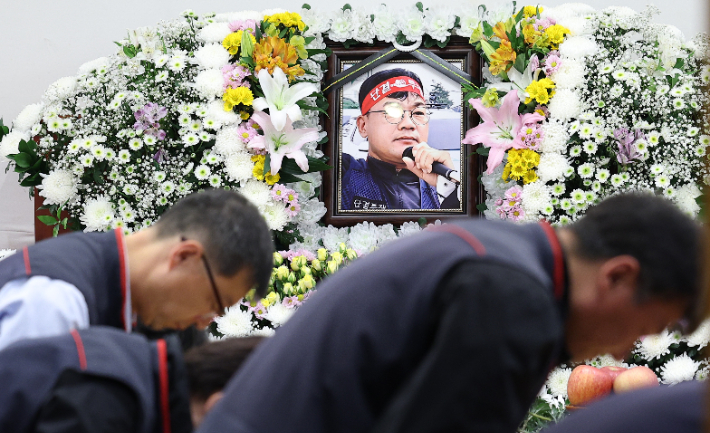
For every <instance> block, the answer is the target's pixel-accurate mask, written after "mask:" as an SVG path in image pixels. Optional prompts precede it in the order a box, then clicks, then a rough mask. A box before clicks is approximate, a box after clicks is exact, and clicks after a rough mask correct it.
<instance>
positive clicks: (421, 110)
mask: <svg viewBox="0 0 710 433" xmlns="http://www.w3.org/2000/svg"><path fill="white" fill-rule="evenodd" d="M359 99H360V112H361V113H362V114H361V115H360V116H358V118H357V129H358V132H359V133H360V135H361V136H362V137H363V138H366V139H367V141H368V144H369V146H368V155H367V159H355V158H353V157H352V156H351V155H348V154H346V153H343V154H342V190H341V192H342V195H341V208H342V209H343V210H373V209H375V210H385V209H447V208H448V209H450V208H456V209H457V208H459V206H460V204H459V200H458V197H457V194H456V185H455V183H453V182H451V181H449V180H447V179H446V178H444V177H443V176H439V175H437V174H435V173H433V172H432V164H433V163H434V162H439V163H441V164H443V165H444V166H446V167H448V168H453V167H454V164H453V162H452V160H451V155H450V154H449V152H446V151H441V150H437V149H433V148H431V147H429V146H428V145H427V143H426V141H427V140H428V138H429V116H430V113H429V111H428V109H427V104H426V100H425V98H424V92H423V90H422V82H421V80H420V79H419V77H418V76H417V75H416V74H414V73H413V72H411V71H408V70H406V69H401V68H395V69H387V70H384V71H380V72H377V73H375V74H373V75H372V76H370V77H369V78H368V79H367V80H365V81H364V82H363V84H362V86H361V87H360V94H359ZM407 148H411V151H412V158H409V157H403V153H404V152H405V149H407Z"/></svg>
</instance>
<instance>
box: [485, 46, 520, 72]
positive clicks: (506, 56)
mask: <svg viewBox="0 0 710 433" xmlns="http://www.w3.org/2000/svg"><path fill="white" fill-rule="evenodd" d="M515 57H516V54H515V51H513V47H511V45H510V41H501V42H500V46H499V47H498V49H497V50H496V51H495V53H493V54H491V66H490V71H491V74H493V75H498V74H500V73H501V72H507V71H508V69H510V67H511V66H513V63H515Z"/></svg>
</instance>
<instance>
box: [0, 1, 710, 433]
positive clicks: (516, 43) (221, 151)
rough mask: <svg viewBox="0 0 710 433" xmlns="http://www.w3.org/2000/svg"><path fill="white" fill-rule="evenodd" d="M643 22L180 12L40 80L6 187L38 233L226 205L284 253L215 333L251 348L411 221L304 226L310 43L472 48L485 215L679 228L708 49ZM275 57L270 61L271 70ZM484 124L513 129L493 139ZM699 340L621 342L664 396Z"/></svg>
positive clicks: (15, 135) (700, 366) (307, 218)
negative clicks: (618, 197)
mask: <svg viewBox="0 0 710 433" xmlns="http://www.w3.org/2000/svg"><path fill="white" fill-rule="evenodd" d="M654 13H656V11H655V10H654V9H653V8H649V9H647V10H646V11H645V12H644V13H641V14H639V13H636V12H634V11H633V10H631V9H629V8H607V9H605V10H602V11H595V10H594V9H593V8H591V7H589V6H586V5H582V4H578V3H574V4H567V5H562V6H558V7H555V8H549V9H543V8H538V7H535V6H526V7H524V8H523V9H522V10H516V9H515V8H514V6H513V5H512V4H506V5H504V6H502V7H500V8H499V9H497V10H493V11H489V10H486V8H485V7H480V8H473V7H470V6H466V7H463V8H461V9H459V10H449V9H446V8H439V7H437V8H428V9H427V8H424V7H423V5H422V4H421V3H418V4H417V5H414V6H411V7H398V8H397V10H396V11H395V10H394V9H393V8H392V7H388V6H387V5H385V4H382V5H379V6H377V7H376V8H374V9H372V10H365V9H362V10H361V9H353V8H352V7H350V6H348V5H346V6H344V7H343V8H341V9H340V10H337V11H332V12H320V11H315V10H312V9H310V8H309V7H307V6H306V7H305V8H304V9H302V10H301V11H299V14H300V15H299V14H295V13H291V12H285V11H281V10H272V11H263V12H255V11H243V12H237V13H223V14H212V15H204V16H198V15H197V14H195V13H194V12H192V11H189V10H188V11H185V12H184V13H183V17H182V18H181V19H178V20H173V21H168V22H162V23H161V24H159V25H158V26H156V27H150V28H148V27H146V28H141V29H136V30H135V31H131V32H129V35H128V38H127V39H125V40H123V41H121V42H120V43H119V45H120V49H119V51H118V52H117V53H115V54H113V55H111V56H108V57H102V58H99V59H96V60H93V61H90V62H87V63H86V64H84V65H82V66H81V67H80V68H79V71H78V73H77V75H76V76H74V77H65V78H61V79H59V80H58V81H56V82H55V83H54V84H52V85H51V86H50V87H49V89H48V90H47V91H46V93H45V95H44V97H43V99H42V102H41V103H38V104H32V105H30V106H28V107H26V108H25V109H24V110H23V111H22V112H21V113H20V115H19V116H18V117H17V119H15V121H14V122H13V125H12V126H13V128H12V130H11V131H8V130H7V128H5V127H4V126H3V125H2V124H1V123H0V139H1V141H0V158H3V157H6V158H8V159H11V163H12V164H13V165H14V166H15V169H16V170H17V171H20V172H21V173H24V176H25V179H24V180H23V181H22V184H23V185H24V186H34V185H37V186H38V187H39V188H40V195H42V196H43V197H44V199H45V204H46V205H47V206H48V207H49V208H50V210H51V214H52V215H57V216H59V213H58V212H57V211H59V210H62V209H64V210H67V211H68V212H69V214H70V215H71V216H72V219H71V221H69V222H68V221H67V220H66V219H65V220H61V221H60V219H59V218H56V221H54V224H56V225H57V226H58V225H60V224H63V225H67V223H69V224H70V225H71V223H72V222H73V224H74V226H75V228H83V229H84V230H108V229H110V228H114V227H121V228H123V230H125V231H126V232H131V231H134V230H138V229H140V228H142V227H145V226H148V225H150V224H152V223H153V222H154V221H155V220H157V218H159V216H160V213H161V212H162V211H163V210H164V209H166V208H167V207H168V206H170V205H171V204H172V203H174V202H175V201H176V200H178V199H179V198H181V197H183V196H185V195H187V194H189V193H191V192H193V191H197V190H200V189H203V188H207V187H218V188H232V189H236V190H238V191H240V192H241V193H242V194H244V195H245V196H246V197H247V198H248V199H249V200H251V201H252V202H253V203H254V204H255V205H256V206H257V207H258V208H259V209H260V211H261V212H262V215H264V217H265V218H266V220H267V222H268V224H269V227H270V228H271V229H272V230H274V233H275V234H276V239H277V241H278V242H279V243H280V244H281V247H282V248H283V251H281V252H280V253H279V254H278V257H277V258H276V259H275V262H276V266H275V268H274V274H273V278H272V282H271V289H270V293H269V296H267V297H266V298H265V299H264V300H262V301H260V302H258V303H252V302H251V301H249V300H248V299H245V300H243V302H242V303H241V304H240V305H237V306H234V307H231V308H230V309H229V310H228V311H227V313H226V314H225V316H223V317H222V318H220V319H218V320H217V321H216V322H215V325H214V327H213V328H214V329H213V330H214V331H215V333H218V334H222V335H233V336H243V335H260V334H269V333H271V332H273V328H275V327H277V326H280V325H281V324H283V323H284V322H285V321H286V320H287V319H288V317H289V316H290V314H291V313H292V310H293V309H294V308H297V307H298V305H300V303H301V302H303V301H304V300H305V299H307V298H308V296H310V295H311V293H313V292H314V290H313V288H314V286H315V284H316V282H317V281H318V279H319V278H322V277H324V276H325V275H327V274H329V273H332V272H335V271H337V269H338V268H339V267H340V266H342V265H343V263H346V262H347V261H348V260H352V259H354V258H355V257H357V256H358V255H361V254H366V253H368V252H370V251H372V250H374V249H376V248H379V247H380V246H381V245H383V244H384V243H386V242H388V241H389V240H391V239H394V238H397V237H401V236H406V235H409V234H411V233H416V232H418V231H419V230H421V227H420V225H419V224H417V223H414V222H412V223H405V224H404V225H402V226H401V227H394V226H392V225H391V224H386V225H383V226H376V225H374V224H372V223H369V222H364V223H361V224H357V225H355V226H353V227H349V228H346V227H343V228H336V227H332V226H328V227H326V226H323V225H321V224H320V219H321V218H322V216H323V215H324V214H325V211H326V210H325V207H324V205H323V203H322V202H320V201H319V199H318V192H319V191H320V188H321V183H322V177H321V174H320V171H321V170H323V169H326V168H327V167H326V166H325V165H324V164H323V161H324V157H323V153H322V152H321V151H320V150H319V149H318V143H319V142H320V141H322V140H323V139H324V138H325V135H326V134H325V132H324V131H323V129H322V127H321V125H320V119H319V115H318V109H319V108H320V109H323V107H324V105H323V102H324V98H323V95H322V93H320V85H321V81H322V79H323V77H324V73H325V65H326V63H325V61H326V59H327V55H328V53H329V51H328V49H327V48H326V45H325V38H329V39H331V40H333V41H340V42H342V43H343V44H344V45H345V46H346V47H347V46H351V45H355V44H363V43H365V44H368V43H373V42H376V41H383V42H388V43H395V44H399V45H419V44H421V45H423V46H424V47H431V46H435V45H436V46H440V47H445V46H446V45H447V43H448V41H449V39H450V38H451V37H452V36H463V37H466V38H470V42H471V44H472V45H473V46H474V47H475V48H476V49H477V50H479V52H481V53H482V55H483V56H484V58H485V60H486V61H487V64H486V65H485V67H484V68H483V77H484V82H483V83H482V86H481V87H480V88H472V87H471V88H465V90H466V91H467V93H468V96H467V99H468V98H470V101H471V102H472V104H473V106H474V107H475V108H476V109H477V110H478V111H479V113H480V114H481V117H482V118H483V119H484V121H483V122H482V123H481V124H480V125H479V126H477V127H476V128H474V130H472V131H469V133H468V134H467V137H466V140H465V142H467V143H470V144H482V145H483V146H481V147H479V148H478V150H477V152H478V153H479V154H480V155H481V157H486V156H487V157H488V170H487V171H486V173H484V174H483V175H482V178H481V182H482V184H483V185H484V186H485V190H486V192H487V199H486V202H485V205H486V208H487V209H485V210H484V215H485V216H486V217H488V218H495V219H498V218H503V219H511V220H514V221H521V222H526V221H536V220H539V219H542V218H544V219H547V220H548V221H550V222H552V223H553V224H558V225H564V224H567V223H570V222H572V221H574V220H575V219H577V218H578V217H579V216H581V215H582V214H583V213H584V211H585V210H586V209H587V208H588V207H589V206H590V205H592V204H594V203H596V202H598V201H600V200H601V199H603V198H605V197H607V196H610V195H613V194H616V193H618V192H622V191H628V190H642V191H653V192H654V193H657V194H663V195H665V196H666V197H668V198H669V199H671V200H672V201H673V202H675V203H676V204H677V205H678V206H679V207H680V208H681V209H682V210H684V211H685V212H687V213H688V214H690V215H697V213H698V211H699V206H698V203H697V198H698V197H699V195H700V188H701V186H702V185H703V183H704V184H708V183H709V182H710V174H709V173H708V171H707V168H706V167H705V166H703V161H704V159H705V158H706V152H707V148H708V146H709V145H710V135H708V133H707V125H705V124H703V123H702V121H700V120H698V119H699V118H700V116H697V114H698V113H700V110H701V109H702V108H704V107H707V104H708V100H707V96H706V93H705V92H704V91H703V90H702V86H704V85H707V84H709V83H710V67H708V66H707V65H705V64H703V63H702V62H701V60H700V59H701V58H702V57H703V56H705V55H706V54H707V53H708V52H710V49H709V46H710V44H708V42H707V40H706V39H704V38H698V39H696V40H694V41H693V42H687V41H685V40H684V39H683V37H682V35H681V34H680V32H678V31H677V29H674V28H671V27H668V26H660V25H656V24H652V23H651V17H652V15H653V14H654ZM269 38H275V39H269ZM531 53H532V54H535V55H531ZM277 54H279V55H280V57H279V58H280V59H281V60H282V61H283V62H284V64H281V65H276V64H275V63H277V62H276V61H275V58H276V57H277ZM260 56H261V57H260ZM284 56H285V57H288V60H285V57H284ZM260 62H261V63H260ZM257 69H258V70H257ZM260 71H261V72H260ZM264 71H267V72H268V73H267V72H264ZM473 101H477V102H475V103H474V102H473ZM506 101H507V103H506ZM513 110H515V111H513ZM519 112H520V113H522V114H521V115H520V116H519V117H516V116H518V115H519ZM507 114H514V116H513V115H511V116H508V117H506V116H507ZM486 116H488V119H492V120H493V119H499V118H507V119H511V118H514V120H515V122H513V123H511V124H507V123H506V124H504V125H503V126H504V128H505V131H504V132H505V134H497V133H496V134H494V133H493V131H492V130H491V129H490V126H491V125H490V124H488V123H489V122H488V121H487V120H486ZM257 119H258V120H259V121H258V122H256V123H255V120H257ZM257 126H258V127H257ZM503 135H505V137H502V136H503ZM284 137H285V138H286V141H287V142H281V141H279V140H280V139H281V138H284ZM35 140H36V141H35ZM2 255H3V252H2V251H0V257H2ZM709 339H710V325H707V324H704V325H703V326H701V328H700V329H699V330H698V331H697V332H696V333H695V334H693V335H692V336H688V337H680V336H679V335H677V334H673V333H670V332H665V333H663V334H661V335H658V336H649V337H646V338H645V339H644V340H642V341H640V342H638V343H637V346H636V349H635V352H634V362H636V363H639V364H643V365H650V366H651V367H652V368H654V370H655V371H656V372H657V373H658V374H659V377H661V379H662V380H663V381H664V382H667V383H677V382H678V381H679V380H686V379H688V378H695V379H704V378H706V377H707V376H708V371H709V368H708V366H707V363H705V361H701V360H699V359H698V351H699V349H700V348H702V347H704V346H705V345H707V344H708V340H709ZM686 358H687V359H686ZM673 360H675V361H674V362H671V361H673ZM589 362H590V363H592V364H595V365H611V364H613V363H614V361H613V360H612V359H611V358H609V357H600V358H597V359H595V360H590V361H589ZM568 377H569V372H568V369H566V367H563V368H558V369H556V370H554V371H553V374H552V376H551V377H550V379H549V380H548V383H547V385H546V386H545V388H544V389H543V390H542V391H541V393H540V399H539V400H538V402H537V403H536V409H534V410H537V411H538V413H545V414H547V415H549V416H551V417H552V418H551V419H558V418H559V417H560V416H562V414H563V413H564V402H565V386H564V383H565V381H566V378H568ZM545 411H547V412H545ZM538 421H539V420H538ZM526 425H527V427H526V428H527V429H528V430H535V429H536V428H537V427H539V426H541V425H542V424H541V423H539V422H538V423H534V422H530V423H528V424H526Z"/></svg>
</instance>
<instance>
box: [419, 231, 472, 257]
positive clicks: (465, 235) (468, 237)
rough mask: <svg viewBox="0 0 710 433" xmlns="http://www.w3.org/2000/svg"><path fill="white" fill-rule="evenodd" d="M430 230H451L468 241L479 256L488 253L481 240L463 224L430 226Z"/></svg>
mask: <svg viewBox="0 0 710 433" xmlns="http://www.w3.org/2000/svg"><path fill="white" fill-rule="evenodd" d="M428 230H431V231H434V232H449V233H452V234H455V235H456V236H458V237H460V238H461V239H463V240H464V241H466V242H467V243H468V244H469V245H471V247H472V248H473V249H474V251H476V254H478V255H479V256H485V255H486V247H484V246H483V244H482V243H481V241H479V240H478V239H477V238H476V237H475V236H474V235H473V234H472V233H471V232H469V231H468V230H466V229H464V228H463V227H461V226H457V225H455V224H442V225H440V226H434V227H430V228H429V229H428Z"/></svg>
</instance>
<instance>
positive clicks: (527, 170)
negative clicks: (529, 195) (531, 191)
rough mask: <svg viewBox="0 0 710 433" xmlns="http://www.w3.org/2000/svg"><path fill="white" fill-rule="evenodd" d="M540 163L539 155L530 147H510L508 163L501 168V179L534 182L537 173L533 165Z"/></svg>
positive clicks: (526, 182) (525, 182)
mask: <svg viewBox="0 0 710 433" xmlns="http://www.w3.org/2000/svg"><path fill="white" fill-rule="evenodd" d="M538 164H540V155H539V154H538V153H537V152H535V151H532V150H530V149H510V150H509V151H508V163H507V164H506V165H505V168H504V169H503V176H502V177H503V180H506V181H507V180H509V179H511V178H512V179H515V180H521V179H522V181H523V183H524V184H528V183H530V182H535V181H536V180H537V173H536V172H535V167H537V166H538Z"/></svg>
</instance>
